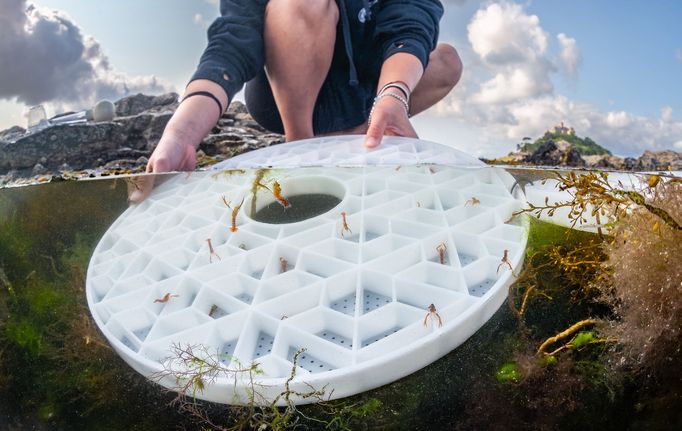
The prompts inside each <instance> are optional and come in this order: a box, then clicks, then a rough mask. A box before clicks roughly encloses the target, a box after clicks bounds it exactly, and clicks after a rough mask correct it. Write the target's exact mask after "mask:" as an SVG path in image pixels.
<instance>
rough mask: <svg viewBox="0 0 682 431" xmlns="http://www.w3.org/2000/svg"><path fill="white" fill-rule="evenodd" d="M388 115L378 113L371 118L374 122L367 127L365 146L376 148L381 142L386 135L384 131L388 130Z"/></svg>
mask: <svg viewBox="0 0 682 431" xmlns="http://www.w3.org/2000/svg"><path fill="white" fill-rule="evenodd" d="M385 118H386V117H385V116H384V115H381V113H377V114H376V115H374V117H373V118H372V119H371V120H372V122H371V123H370V125H369V128H368V129H367V135H366V137H365V147H367V148H375V147H378V146H379V144H381V139H382V138H383V136H384V131H385V130H386V119H385Z"/></svg>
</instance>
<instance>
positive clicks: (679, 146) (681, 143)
mask: <svg viewBox="0 0 682 431" xmlns="http://www.w3.org/2000/svg"><path fill="white" fill-rule="evenodd" d="M673 148H677V149H678V150H680V151H682V141H677V142H675V144H673Z"/></svg>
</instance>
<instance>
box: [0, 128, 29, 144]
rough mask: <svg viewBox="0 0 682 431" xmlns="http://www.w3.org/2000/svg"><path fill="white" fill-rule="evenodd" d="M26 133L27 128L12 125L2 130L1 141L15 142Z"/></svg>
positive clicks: (0, 133)
mask: <svg viewBox="0 0 682 431" xmlns="http://www.w3.org/2000/svg"><path fill="white" fill-rule="evenodd" d="M25 134H26V129H24V128H23V127H19V126H12V127H10V128H9V129H7V130H3V131H2V132H0V141H5V142H13V141H16V140H17V139H19V138H21V137H22V136H24V135H25Z"/></svg>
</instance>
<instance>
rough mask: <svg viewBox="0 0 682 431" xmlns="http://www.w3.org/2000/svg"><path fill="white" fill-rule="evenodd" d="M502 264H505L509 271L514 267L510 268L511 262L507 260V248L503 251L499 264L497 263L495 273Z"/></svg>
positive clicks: (498, 271)
mask: <svg viewBox="0 0 682 431" xmlns="http://www.w3.org/2000/svg"><path fill="white" fill-rule="evenodd" d="M504 265H507V266H508V267H509V270H510V271H512V272H513V271H514V268H512V265H511V262H509V250H505V251H504V255H503V256H502V261H501V262H500V264H499V265H497V273H498V274H499V273H500V268H502V267H503V266H504Z"/></svg>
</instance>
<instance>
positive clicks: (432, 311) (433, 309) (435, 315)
mask: <svg viewBox="0 0 682 431" xmlns="http://www.w3.org/2000/svg"><path fill="white" fill-rule="evenodd" d="M428 310H429V312H428V313H426V317H424V326H429V318H431V319H433V318H436V319H438V326H439V327H441V326H443V319H441V317H440V314H438V312H437V311H436V306H435V305H433V304H429V308H428Z"/></svg>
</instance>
